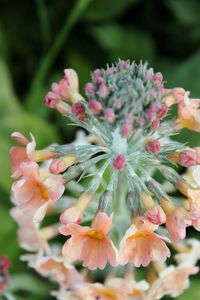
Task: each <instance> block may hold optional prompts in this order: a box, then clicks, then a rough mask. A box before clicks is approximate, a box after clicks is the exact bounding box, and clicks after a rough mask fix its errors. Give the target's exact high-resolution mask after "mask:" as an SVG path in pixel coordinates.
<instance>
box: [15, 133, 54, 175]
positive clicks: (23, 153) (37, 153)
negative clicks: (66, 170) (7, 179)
mask: <svg viewBox="0 0 200 300" xmlns="http://www.w3.org/2000/svg"><path fill="white" fill-rule="evenodd" d="M30 136H31V141H29V140H28V139H27V138H26V137H25V136H24V135H22V134H21V133H20V132H13V133H12V135H11V137H12V139H13V140H15V141H17V142H19V143H20V144H22V146H15V147H12V148H11V150H10V160H11V163H12V177H13V178H15V179H18V178H19V177H20V176H21V175H22V174H21V169H20V165H21V164H22V163H28V162H34V161H36V162H40V161H44V160H48V159H51V158H54V157H56V156H57V154H56V153H54V152H51V151H50V149H48V148H46V149H42V150H35V147H36V142H35V138H34V136H33V135H32V133H30Z"/></svg>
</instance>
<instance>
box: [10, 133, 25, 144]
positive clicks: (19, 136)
mask: <svg viewBox="0 0 200 300" xmlns="http://www.w3.org/2000/svg"><path fill="white" fill-rule="evenodd" d="M11 138H12V139H13V140H14V141H17V142H19V143H21V144H24V145H26V144H28V142H29V141H28V140H27V138H26V137H25V136H24V135H23V134H21V133H20V132H18V131H15V132H13V133H12V134H11Z"/></svg>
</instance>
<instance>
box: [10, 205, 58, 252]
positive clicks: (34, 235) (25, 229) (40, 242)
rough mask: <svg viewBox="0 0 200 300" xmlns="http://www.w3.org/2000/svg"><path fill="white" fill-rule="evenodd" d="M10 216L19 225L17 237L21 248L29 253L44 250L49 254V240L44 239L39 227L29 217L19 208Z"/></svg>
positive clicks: (13, 210)
mask: <svg viewBox="0 0 200 300" xmlns="http://www.w3.org/2000/svg"><path fill="white" fill-rule="evenodd" d="M10 214H11V216H12V217H13V219H14V220H15V221H16V222H17V223H18V225H19V228H18V229H17V237H18V241H19V245H20V246H21V248H23V249H25V250H27V251H41V250H44V251H46V252H49V246H48V243H47V238H45V237H44V235H43V234H42V231H41V230H40V229H39V227H38V225H36V224H35V223H34V222H33V221H32V220H30V217H29V216H27V215H25V214H23V212H22V211H21V210H20V209H19V208H18V207H15V208H12V209H11V211H10ZM53 234H55V231H54V232H52V235H53ZM48 237H49V235H48Z"/></svg>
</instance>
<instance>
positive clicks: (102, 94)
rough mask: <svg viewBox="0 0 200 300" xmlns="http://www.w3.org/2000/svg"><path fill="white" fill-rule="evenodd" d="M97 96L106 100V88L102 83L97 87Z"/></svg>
mask: <svg viewBox="0 0 200 300" xmlns="http://www.w3.org/2000/svg"><path fill="white" fill-rule="evenodd" d="M99 96H100V97H102V98H106V97H107V96H108V88H107V86H106V85H105V84H104V83H102V84H101V85H100V87H99Z"/></svg>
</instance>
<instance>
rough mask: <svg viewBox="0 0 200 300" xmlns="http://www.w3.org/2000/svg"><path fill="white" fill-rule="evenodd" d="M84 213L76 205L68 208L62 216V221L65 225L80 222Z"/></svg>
mask: <svg viewBox="0 0 200 300" xmlns="http://www.w3.org/2000/svg"><path fill="white" fill-rule="evenodd" d="M82 217H83V213H82V210H81V209H80V208H79V207H78V206H76V205H74V206H71V207H69V208H67V209H66V210H65V211H64V212H63V213H62V214H61V216H60V222H61V223H62V224H64V225H67V224H70V223H76V224H79V223H80V222H81V220H82Z"/></svg>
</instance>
